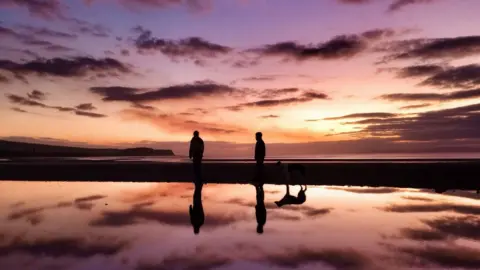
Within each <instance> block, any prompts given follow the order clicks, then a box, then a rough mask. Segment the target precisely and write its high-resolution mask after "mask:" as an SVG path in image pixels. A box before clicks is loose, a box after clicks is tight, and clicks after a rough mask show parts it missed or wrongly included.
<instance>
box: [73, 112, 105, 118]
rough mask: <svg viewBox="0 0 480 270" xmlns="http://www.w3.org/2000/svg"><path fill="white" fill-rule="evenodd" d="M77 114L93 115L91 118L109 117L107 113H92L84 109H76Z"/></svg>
mask: <svg viewBox="0 0 480 270" xmlns="http://www.w3.org/2000/svg"><path fill="white" fill-rule="evenodd" d="M75 114H76V115H79V116H87V117H91V118H104V117H107V115H105V114H101V113H92V112H84V111H75Z"/></svg>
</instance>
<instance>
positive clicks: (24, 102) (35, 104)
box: [6, 94, 48, 108]
mask: <svg viewBox="0 0 480 270" xmlns="http://www.w3.org/2000/svg"><path fill="white" fill-rule="evenodd" d="M6 97H7V99H8V100H9V101H10V102H11V103H14V104H18V105H24V106H32V107H41V108H47V107H48V106H47V105H45V104H43V103H40V102H37V101H34V100H31V99H27V98H24V97H21V96H17V95H13V94H7V95H6Z"/></svg>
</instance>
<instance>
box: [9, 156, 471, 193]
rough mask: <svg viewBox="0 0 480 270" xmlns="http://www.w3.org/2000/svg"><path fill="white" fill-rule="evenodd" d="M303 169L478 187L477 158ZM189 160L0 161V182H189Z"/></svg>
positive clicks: (214, 170)
mask: <svg viewBox="0 0 480 270" xmlns="http://www.w3.org/2000/svg"><path fill="white" fill-rule="evenodd" d="M302 164H303V165H304V166H305V168H306V171H307V177H306V178H305V179H297V182H296V183H297V184H306V185H332V186H371V187H378V186H384V187H399V188H429V189H436V190H437V191H439V192H442V191H445V190H448V189H458V190H460V189H463V190H478V189H480V180H479V176H480V162H479V161H470V162H423V163H418V162H407V163H399V162H397V163H385V162H370V163H359V162H355V163H348V162H330V163H302ZM202 171H203V178H204V179H205V180H206V181H207V182H208V183H241V184H247V183H249V182H250V181H251V180H252V179H253V177H254V176H255V165H254V164H252V163H215V162H206V163H204V164H203V165H202ZM193 178H194V175H193V167H192V164H191V163H159V162H141V161H138V162H136V161H132V162H115V161H113V162H112V161H74V162H73V161H71V162H52V161H50V162H26V163H25V162H2V163H0V180H11V181H96V182H102V181H105V182H112V181H113V182H192V181H193ZM264 182H265V183H266V184H284V182H283V178H282V175H281V172H280V171H279V170H278V167H277V166H275V165H274V164H272V163H267V164H266V165H265V177H264Z"/></svg>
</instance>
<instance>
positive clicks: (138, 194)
mask: <svg viewBox="0 0 480 270" xmlns="http://www.w3.org/2000/svg"><path fill="white" fill-rule="evenodd" d="M193 190H194V187H193V185H191V184H189V183H169V184H155V185H152V186H150V187H148V188H146V189H143V190H136V191H125V192H124V194H122V201H123V202H126V203H134V204H139V203H145V202H153V201H155V200H158V199H161V198H162V199H163V197H170V196H171V197H178V196H181V195H184V194H186V193H188V195H189V196H190V197H191V192H192V191H193Z"/></svg>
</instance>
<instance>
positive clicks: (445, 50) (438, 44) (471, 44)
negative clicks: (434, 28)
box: [375, 36, 480, 61]
mask: <svg viewBox="0 0 480 270" xmlns="http://www.w3.org/2000/svg"><path fill="white" fill-rule="evenodd" d="M375 50H376V51H379V52H387V53H390V54H389V55H388V56H386V57H385V59H384V61H392V60H409V59H413V60H422V61H426V60H435V59H446V60H452V59H460V58H464V57H468V56H475V55H478V54H479V53H480V36H460V37H452V38H436V39H410V40H400V41H388V42H385V43H383V44H381V45H379V46H377V47H376V48H375Z"/></svg>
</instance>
